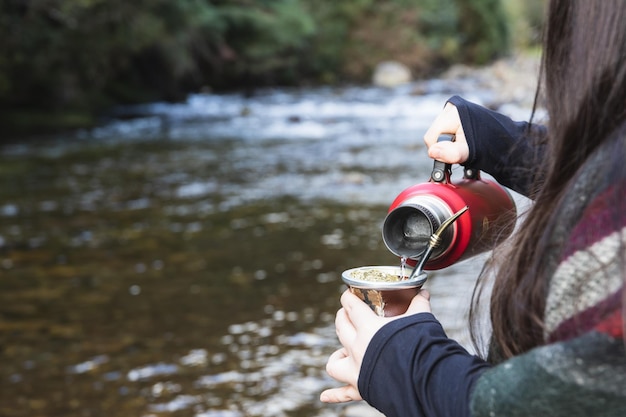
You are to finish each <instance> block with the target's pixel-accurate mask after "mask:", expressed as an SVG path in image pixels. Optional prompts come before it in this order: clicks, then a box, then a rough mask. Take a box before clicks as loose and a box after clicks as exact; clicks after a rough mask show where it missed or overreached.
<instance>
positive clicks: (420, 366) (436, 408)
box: [358, 313, 489, 417]
mask: <svg viewBox="0 0 626 417" xmlns="http://www.w3.org/2000/svg"><path fill="white" fill-rule="evenodd" d="M487 369H489V365H488V364H487V363H486V362H485V361H483V360H482V359H480V358H478V357H476V356H474V355H471V354H469V353H468V352H467V351H466V350H465V349H464V348H463V347H462V346H461V345H459V344H458V343H457V342H455V341H453V340H451V339H448V337H447V336H446V334H445V332H444V331H443V328H442V327H441V324H439V322H438V321H437V319H435V317H434V316H433V315H432V314H430V313H420V314H416V315H413V316H409V317H406V318H402V319H398V320H394V321H392V322H391V323H389V324H387V325H385V326H384V327H383V328H381V329H380V330H379V331H378V332H377V333H376V334H375V335H374V337H373V338H372V341H371V342H370V344H369V346H368V348H367V351H366V352H365V357H364V358H363V364H362V366H361V371H360V374H359V381H358V388H359V392H360V393H361V396H362V397H363V398H364V399H365V400H366V401H367V402H368V403H369V404H370V405H372V406H373V407H375V408H377V409H378V410H380V411H381V412H382V413H383V414H385V416H387V417H396V416H398V417H409V416H425V417H426V416H427V417H466V416H469V415H470V408H469V406H470V395H471V391H472V388H473V386H474V383H475V381H476V380H477V379H478V378H479V377H480V376H481V375H482V373H483V372H484V371H486V370H487Z"/></svg>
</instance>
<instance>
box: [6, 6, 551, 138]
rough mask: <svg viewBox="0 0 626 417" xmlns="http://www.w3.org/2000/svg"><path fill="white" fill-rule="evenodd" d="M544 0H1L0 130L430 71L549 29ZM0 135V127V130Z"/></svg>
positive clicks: (531, 40) (73, 123)
mask: <svg viewBox="0 0 626 417" xmlns="http://www.w3.org/2000/svg"><path fill="white" fill-rule="evenodd" d="M544 3H545V0H350V1H337V0H133V1H128V0H3V1H2V2H0V128H1V129H2V130H4V131H12V132H16V131H23V130H28V131H30V132H33V131H38V130H39V131H50V130H54V129H62V128H72V127H79V126H89V125H92V124H93V123H94V122H95V121H96V118H97V116H98V115H101V114H103V113H104V112H106V111H107V110H108V109H111V108H112V107H113V106H115V105H119V104H128V103H140V102H149V101H155V100H170V101H175V100H181V99H183V98H184V97H185V96H186V95H187V94H188V93H190V92H196V91H213V92H219V91H224V90H229V89H230V90H232V89H238V90H243V91H248V92H251V91H252V90H253V89H254V88H256V87H260V86H278V85H280V86H303V85H319V84H341V83H364V82H368V81H369V80H370V78H371V74H372V70H373V68H374V67H375V66H376V64H378V63H379V62H381V61H386V60H395V61H399V62H401V63H403V64H405V65H407V66H408V67H409V68H410V69H411V71H412V72H413V75H414V77H416V78H421V77H428V76H433V75H436V74H437V72H439V71H441V70H443V69H445V68H447V67H448V66H450V65H451V64H454V63H465V64H471V65H482V64H486V63H488V62H490V61H491V60H493V59H495V58H498V57H502V56H504V55H506V54H507V53H509V52H510V51H512V50H515V49H519V48H533V47H535V46H536V45H537V44H538V41H539V38H540V26H541V20H542V14H543V7H544ZM0 133H1V132H0Z"/></svg>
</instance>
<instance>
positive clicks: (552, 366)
mask: <svg viewBox="0 0 626 417" xmlns="http://www.w3.org/2000/svg"><path fill="white" fill-rule="evenodd" d="M451 101H452V102H453V103H454V104H455V105H456V106H457V108H459V113H460V115H461V119H462V122H463V126H464V129H465V131H466V132H465V133H466V136H467V137H468V143H469V145H470V150H472V149H474V150H475V149H476V148H477V147H478V148H479V149H481V150H482V149H483V148H484V146H487V145H486V144H477V143H476V142H474V139H475V138H476V132H475V131H473V130H472V129H473V128H472V126H479V128H480V129H483V132H484V130H485V129H487V128H489V129H490V131H492V132H493V131H494V130H496V131H497V130H498V129H500V133H501V134H502V135H503V136H506V137H507V140H509V141H511V143H513V142H517V141H521V140H523V139H522V136H523V135H522V133H521V132H522V130H525V131H527V129H526V127H527V126H523V125H520V124H515V123H514V122H512V121H510V120H508V121H507V120H506V118H503V116H501V115H498V114H497V113H494V112H490V111H489V110H486V109H484V108H482V107H480V106H476V105H474V104H472V103H468V102H466V101H464V100H462V99H461V98H459V97H454V98H452V99H451ZM464 118H465V120H464ZM468 118H470V119H471V123H470V121H469V120H468ZM494 121H496V123H497V125H498V126H499V127H497V126H496V127H494V126H490V127H489V126H485V124H488V123H494ZM625 141H626V129H621V130H620V131H618V132H616V133H615V134H614V135H613V137H612V138H611V140H609V141H607V142H606V143H605V145H603V146H602V147H601V148H600V149H598V150H597V151H596V152H595V153H594V154H593V155H592V157H590V158H589V160H588V161H587V163H586V164H585V165H584V166H583V167H581V169H580V171H579V173H578V175H577V176H576V178H575V179H574V181H575V186H574V190H573V192H572V193H570V194H569V195H568V196H567V197H566V199H565V200H564V201H563V203H562V205H561V207H560V213H561V215H560V216H559V218H560V220H559V223H558V224H556V227H555V230H554V233H553V245H551V247H553V248H554V250H552V251H551V252H550V253H547V254H546V259H547V260H548V262H549V264H550V265H551V267H550V271H551V279H550V281H549V283H548V285H549V289H548V296H547V300H546V308H545V313H544V321H545V344H544V345H542V346H539V347H537V348H535V349H532V350H530V351H528V352H526V353H525V354H522V355H519V356H516V357H513V358H511V359H508V360H505V361H503V362H500V363H498V364H490V363H488V362H486V361H484V360H482V359H480V358H478V357H476V356H474V355H471V354H469V353H468V352H467V351H466V350H465V349H464V348H463V347H461V346H460V345H459V344H458V343H456V342H455V341H453V340H450V339H448V338H447V336H446V335H445V332H444V330H443V328H442V327H441V325H440V324H439V322H438V321H437V320H436V319H435V317H434V316H433V315H432V314H430V313H422V314H417V315H413V316H409V317H406V318H402V319H399V320H395V321H392V322H390V323H389V324H387V325H386V326H384V327H383V328H382V329H380V331H379V332H378V333H377V334H376V335H375V336H374V338H373V339H372V341H371V342H370V345H369V346H368V348H367V351H366V353H365V357H364V359H363V365H362V368H361V372H360V374H359V381H358V384H359V391H360V393H361V395H362V396H363V398H364V399H365V400H367V401H368V402H369V403H370V404H372V405H373V406H374V407H376V408H378V409H379V410H380V411H382V412H383V413H384V414H386V415H387V417H393V416H429V417H430V416H437V417H462V416H473V417H497V416H507V417H518V416H519V417H521V416H555V417H559V416H563V417H565V416H581V417H582V416H594V417H602V416H626V352H625V349H624V334H623V310H622V300H623V297H624V277H625V276H626V270H625V268H626V202H625V201H624V195H625V191H626V167H624V157H625V156H626V155H625V145H624V143H625ZM511 143H508V144H505V145H503V144H502V143H500V144H499V145H496V146H506V147H509V148H510V147H511ZM481 146H482V148H481ZM517 149H518V150H520V149H523V146H520V147H517ZM478 154H479V152H474V153H472V152H470V160H468V162H469V163H470V164H472V166H474V167H477V168H479V169H483V170H485V171H487V172H489V171H490V169H491V168H493V167H494V166H496V167H497V168H496V169H495V170H492V172H491V173H492V175H494V176H496V178H497V179H498V180H500V179H501V178H503V181H504V182H508V183H509V184H513V186H514V188H517V189H518V190H521V191H524V190H527V189H528V185H529V182H528V181H527V180H525V179H524V178H522V177H521V176H519V175H518V173H517V172H514V171H509V174H507V171H506V170H505V169H504V168H503V166H504V165H503V163H502V159H503V158H506V159H507V163H514V162H515V161H514V159H515V155H514V154H513V153H510V152H508V153H507V152H504V153H503V152H493V153H492V155H494V158H499V161H495V162H494V160H493V159H492V160H490V159H489V158H484V157H483V158H482V160H481V159H480V158H479V157H477V155H478ZM481 154H482V155H484V154H485V153H481ZM504 155H506V157H505V156H504ZM518 155H520V156H522V155H523V152H522V151H519V152H518ZM520 164H523V161H520ZM498 170H499V171H498ZM494 171H495V172H494ZM510 172H514V174H510ZM507 175H508V176H507ZM516 178H517V179H516ZM581 289H582V291H581Z"/></svg>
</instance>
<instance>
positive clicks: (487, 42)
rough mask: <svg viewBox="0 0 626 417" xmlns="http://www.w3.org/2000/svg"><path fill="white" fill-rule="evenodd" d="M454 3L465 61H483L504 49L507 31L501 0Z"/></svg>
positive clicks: (507, 36)
mask: <svg viewBox="0 0 626 417" xmlns="http://www.w3.org/2000/svg"><path fill="white" fill-rule="evenodd" d="M457 6H458V9H459V19H458V23H459V32H460V33H461V34H463V37H464V39H463V41H462V44H461V48H460V52H461V57H462V59H463V60H464V61H466V62H472V63H477V64H485V63H487V62H489V61H490V60H492V59H493V58H496V57H498V56H499V55H502V53H503V52H504V51H506V50H507V48H508V45H509V31H508V24H507V20H506V14H505V12H504V9H503V7H502V4H501V2H500V0H457Z"/></svg>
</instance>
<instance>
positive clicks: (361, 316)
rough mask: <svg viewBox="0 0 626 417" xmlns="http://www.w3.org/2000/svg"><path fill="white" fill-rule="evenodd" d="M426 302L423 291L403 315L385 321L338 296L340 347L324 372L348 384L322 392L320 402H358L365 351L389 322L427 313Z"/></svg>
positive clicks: (353, 300)
mask: <svg viewBox="0 0 626 417" xmlns="http://www.w3.org/2000/svg"><path fill="white" fill-rule="evenodd" d="M429 300H430V294H429V293H428V291H425V290H422V291H420V292H419V293H418V294H417V295H416V296H415V297H413V300H412V301H411V305H410V306H409V308H408V310H407V311H406V313H404V314H402V315H399V316H395V317H389V318H385V317H380V316H378V315H376V314H375V313H374V312H373V311H372V310H371V309H370V308H369V307H368V306H367V304H365V303H364V302H363V301H362V300H361V299H360V298H358V297H357V296H356V295H354V294H352V293H351V292H350V290H346V291H345V292H344V293H343V295H342V296H341V305H342V306H343V308H341V309H340V310H339V311H338V312H337V317H336V319H335V327H336V330H337V336H338V337H339V342H340V343H341V345H342V346H343V347H342V348H341V349H339V350H337V351H336V352H334V353H333V354H332V355H330V357H329V358H328V363H327V364H326V372H328V375H330V376H331V377H333V378H334V379H336V380H337V381H339V382H343V383H345V384H347V385H345V386H343V387H340V388H332V389H328V390H326V391H324V392H322V394H321V396H320V400H321V401H323V402H328V403H339V402H347V401H355V400H361V399H362V398H361V394H360V393H359V389H358V380H359V372H360V370H361V363H362V362H363V356H365V350H366V349H367V346H368V345H369V343H370V341H371V340H372V337H374V334H376V332H377V331H378V330H380V328H381V327H383V326H384V325H385V324H387V323H389V322H390V321H392V320H396V319H398V318H401V317H406V316H409V315H411V314H417V313H424V312H430V301H429Z"/></svg>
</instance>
